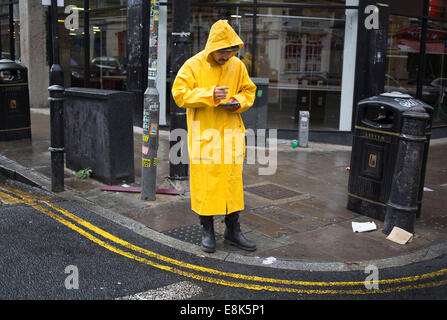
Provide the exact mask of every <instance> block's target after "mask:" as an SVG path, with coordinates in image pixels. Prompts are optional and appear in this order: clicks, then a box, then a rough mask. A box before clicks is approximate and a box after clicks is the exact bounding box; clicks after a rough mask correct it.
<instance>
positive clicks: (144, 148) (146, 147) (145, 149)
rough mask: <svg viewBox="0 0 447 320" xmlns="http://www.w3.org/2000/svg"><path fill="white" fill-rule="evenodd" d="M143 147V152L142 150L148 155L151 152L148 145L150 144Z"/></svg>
mask: <svg viewBox="0 0 447 320" xmlns="http://www.w3.org/2000/svg"><path fill="white" fill-rule="evenodd" d="M141 149H142V150H141V152H142V153H143V154H144V155H145V156H147V155H148V154H149V147H148V146H142V148H141Z"/></svg>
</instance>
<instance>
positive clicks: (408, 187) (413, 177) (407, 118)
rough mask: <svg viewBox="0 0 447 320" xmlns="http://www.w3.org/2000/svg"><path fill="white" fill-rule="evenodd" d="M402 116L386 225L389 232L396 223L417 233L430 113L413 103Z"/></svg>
mask: <svg viewBox="0 0 447 320" xmlns="http://www.w3.org/2000/svg"><path fill="white" fill-rule="evenodd" d="M402 116H403V124H402V131H401V134H400V136H399V143H398V151H397V159H396V164H395V167H394V175H393V177H394V178H393V182H392V184H391V192H390V197H389V200H388V202H387V207H386V214H385V221H384V225H383V229H382V232H383V233H385V234H389V233H390V232H391V231H392V229H393V228H394V227H395V226H396V227H399V228H402V229H404V230H406V231H408V232H411V233H413V232H414V224H415V222H416V215H417V212H418V203H417V200H418V192H419V185H420V180H421V172H422V169H423V168H422V166H423V156H424V147H425V143H426V141H427V137H426V134H425V128H426V126H427V120H428V119H429V118H430V116H429V115H428V113H427V112H426V111H425V109H424V108H423V107H422V106H415V107H412V108H410V109H408V110H407V111H406V112H404V113H403V114H402Z"/></svg>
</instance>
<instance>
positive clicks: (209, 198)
mask: <svg viewBox="0 0 447 320" xmlns="http://www.w3.org/2000/svg"><path fill="white" fill-rule="evenodd" d="M243 45H244V43H243V42H242V40H241V39H240V38H239V36H238V35H237V33H236V32H235V31H234V30H233V28H232V27H231V26H230V25H229V24H228V22H227V20H219V21H217V22H216V23H214V24H213V26H212V27H211V30H210V34H209V36H208V41H207V43H206V46H205V50H203V51H201V52H199V53H198V54H196V55H195V56H193V57H191V58H190V59H188V60H187V61H186V62H185V64H184V65H183V66H182V67H181V68H180V70H179V72H178V73H177V77H176V79H175V81H174V84H173V86H172V96H173V98H174V100H175V102H176V104H177V105H178V106H179V107H181V108H186V110H187V111H186V113H187V126H188V151H189V163H190V191H191V208H192V210H193V211H194V212H196V213H197V214H199V218H200V224H201V225H202V227H203V233H202V249H203V250H204V251H206V252H214V251H215V250H216V240H215V236H214V224H213V216H214V215H225V225H226V230H225V234H224V240H225V242H227V243H230V244H232V245H235V246H238V247H239V248H242V249H245V250H249V251H253V250H256V244H255V243H253V242H251V241H249V240H247V239H246V238H245V237H244V235H243V234H242V233H241V230H240V224H239V211H241V210H243V209H244V191H243V184H242V169H243V158H244V156H245V138H244V137H245V127H244V123H243V122H242V118H241V115H240V114H241V112H244V111H245V110H247V109H248V108H250V107H251V106H252V105H253V102H254V100H255V93H256V86H255V85H254V84H253V82H252V81H251V80H250V77H249V75H248V73H247V69H246V67H245V65H244V64H243V63H242V61H241V60H239V58H237V57H236V56H235V55H236V53H237V52H238V51H239V50H240V49H241V48H242V46H243ZM228 102H230V103H233V105H229V106H228V105H227V106H225V105H223V104H225V103H228Z"/></svg>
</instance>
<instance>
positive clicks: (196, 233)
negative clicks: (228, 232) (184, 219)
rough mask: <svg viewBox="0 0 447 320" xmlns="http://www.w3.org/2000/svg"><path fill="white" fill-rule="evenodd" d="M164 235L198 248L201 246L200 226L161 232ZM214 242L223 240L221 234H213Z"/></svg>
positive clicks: (195, 225)
mask: <svg viewBox="0 0 447 320" xmlns="http://www.w3.org/2000/svg"><path fill="white" fill-rule="evenodd" d="M163 233H164V234H165V235H168V236H170V237H173V238H175V239H178V240H181V241H184V242H188V243H192V244H195V245H198V246H200V245H201V244H202V226H201V225H200V224H193V225H190V226H184V227H180V228H176V229H172V230H168V231H165V232H163ZM215 236H216V241H218V240H220V239H222V238H223V236H222V235H221V234H218V233H217V232H215Z"/></svg>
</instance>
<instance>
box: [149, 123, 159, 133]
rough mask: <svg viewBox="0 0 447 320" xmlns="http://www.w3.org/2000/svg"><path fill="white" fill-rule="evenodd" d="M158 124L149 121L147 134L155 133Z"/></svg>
mask: <svg viewBox="0 0 447 320" xmlns="http://www.w3.org/2000/svg"><path fill="white" fill-rule="evenodd" d="M157 129H158V125H157V124H156V123H151V126H150V127H149V134H157Z"/></svg>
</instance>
